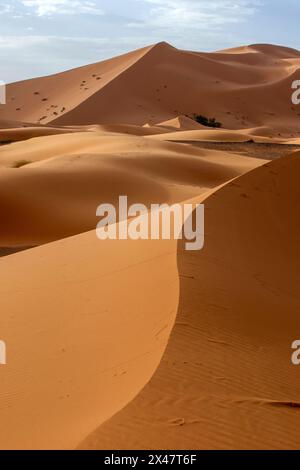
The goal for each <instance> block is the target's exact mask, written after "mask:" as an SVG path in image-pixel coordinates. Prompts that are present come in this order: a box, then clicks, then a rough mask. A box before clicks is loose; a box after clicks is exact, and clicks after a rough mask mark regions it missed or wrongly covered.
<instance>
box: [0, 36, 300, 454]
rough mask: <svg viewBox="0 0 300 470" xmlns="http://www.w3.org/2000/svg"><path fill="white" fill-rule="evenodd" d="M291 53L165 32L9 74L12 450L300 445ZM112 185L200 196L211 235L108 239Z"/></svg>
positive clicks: (0, 393)
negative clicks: (193, 41)
mask: <svg viewBox="0 0 300 470" xmlns="http://www.w3.org/2000/svg"><path fill="white" fill-rule="evenodd" d="M299 66H300V52H299V51H296V50H293V49H288V48H284V47H279V46H271V45H251V46H243V47H240V48H236V49H231V50H226V51H219V52H215V53H201V52H199V53H197V52H192V51H182V50H178V49H176V48H174V47H172V46H170V45H169V44H167V43H159V44H156V45H153V46H149V47H146V48H143V49H141V50H137V51H134V52H131V53H128V54H126V55H123V56H119V57H116V58H113V59H110V60H106V61H103V62H100V63H96V64H93V65H89V66H85V67H81V68H79V69H75V70H70V71H67V72H63V73H61V74H56V75H54V76H49V77H43V78H37V79H33V80H27V81H23V82H18V83H14V84H11V85H9V86H8V104H7V105H6V106H1V107H0V215H1V228H0V256H1V257H0V280H1V282H0V311H1V314H0V340H2V339H3V340H5V341H6V343H7V351H8V357H7V361H8V362H7V365H6V366H0V375H1V380H0V382H1V387H0V448H1V449H74V448H83V449H140V448H141V449H160V448H164V449H205V448H212V449H229V448H233V449H243V448H254V449H266V448H272V449H273V448H274V449H283V448H289V449H296V448H297V447H299V442H300V425H299V422H300V421H299V409H300V402H299V392H300V378H299V377H300V376H299V370H298V369H297V368H296V367H294V366H292V365H291V352H292V351H291V344H292V342H293V341H294V340H295V339H296V338H297V335H298V333H297V331H298V330H299V307H300V298H299V293H298V291H299V281H300V279H299V254H300V253H299V246H300V243H299V242H300V224H299V221H298V213H297V207H298V205H299V199H300V189H299V175H300V152H299V151H298V152H295V153H289V152H290V151H292V150H294V149H295V148H296V146H297V145H298V146H299V143H300V126H299V115H300V111H299V110H298V108H297V107H296V106H292V105H291V84H292V81H293V80H294V79H297V78H299V72H298V70H299ZM194 113H197V114H202V115H205V116H207V117H215V118H216V119H217V120H218V121H221V122H222V124H223V128H222V129H210V128H206V127H204V126H201V125H200V124H198V123H197V122H195V120H193V119H192V116H193V115H194ZM10 142H13V143H10ZM288 154H289V155H288ZM283 155H285V156H284V157H282V156H283ZM279 157H282V158H279ZM270 159H274V161H272V162H271V163H268V160H270ZM120 195H127V196H128V199H129V204H131V203H144V204H146V205H147V206H149V205H150V204H151V203H160V204H162V203H169V204H171V203H175V202H178V203H183V202H184V201H187V200H188V201H193V202H202V201H204V204H205V212H206V228H205V248H204V249H203V250H202V251H199V252H186V251H184V248H183V243H182V242H179V243H177V242H176V241H173V240H169V241H162V240H157V241H146V240H144V241H131V240H126V241H102V242H100V241H99V240H98V239H97V238H96V233H95V228H96V224H97V222H98V218H97V217H96V208H97V207H98V205H99V204H101V203H113V204H114V205H117V203H118V198H119V196H120ZM37 245H43V246H38V247H37ZM23 249H24V250H25V249H26V251H23V252H22V251H20V250H23ZM17 251H18V252H17ZM11 253H14V254H11Z"/></svg>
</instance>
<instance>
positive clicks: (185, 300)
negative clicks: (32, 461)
mask: <svg viewBox="0 0 300 470" xmlns="http://www.w3.org/2000/svg"><path fill="white" fill-rule="evenodd" d="M299 156H300V155H299V152H297V153H295V154H293V155H291V156H289V157H285V158H282V159H280V160H277V161H274V162H271V163H269V164H267V165H265V166H262V167H260V168H258V169H255V170H253V171H251V172H250V173H248V174H246V175H243V176H241V177H240V178H238V179H236V180H234V181H233V182H230V183H228V184H227V185H225V186H224V187H223V188H222V189H220V190H218V191H217V192H215V193H214V194H212V195H211V196H210V197H209V198H208V199H207V200H206V202H205V204H206V245H205V248H204V250H202V251H201V252H185V251H183V249H182V246H179V247H178V254H177V256H178V269H179V276H180V302H179V309H178V313H177V317H176V323H175V326H174V328H173V330H172V333H171V336H170V339H169V342H168V346H167V349H166V351H165V354H164V356H163V359H162V361H161V362H160V365H159V367H158V368H157V370H156V372H155V374H154V376H153V377H152V379H151V380H150V382H149V383H148V384H147V385H146V387H145V388H144V389H143V390H142V392H141V393H140V394H139V395H138V396H137V397H136V398H135V399H134V400H133V401H132V402H131V403H130V404H129V405H127V406H126V407H125V408H124V409H123V410H121V411H120V412H119V413H117V414H116V415H115V416H114V417H113V418H111V419H110V420H108V421H107V422H106V423H104V424H103V425H102V426H100V427H99V428H98V429H97V430H96V431H95V432H93V433H92V434H91V435H90V436H89V437H88V438H86V439H85V440H84V441H83V442H82V444H81V445H80V448H81V449H162V448H163V449H174V448H175V449H207V448H209V449H210V448H211V449H229V448H235V449H248V448H251V449H266V448H268V449H280V448H287V449H297V447H298V445H299V438H300V426H299V413H298V409H297V408H298V406H299V405H300V403H299V393H300V378H299V374H298V370H297V369H296V368H295V367H293V366H292V365H291V349H290V347H291V343H292V341H293V340H294V339H295V337H296V336H297V331H298V329H299V328H298V327H299V308H300V298H299V289H298V287H299V280H300V279H299V255H300V253H299V251H300V248H299V247H300V245H299V240H300V224H299V221H298V219H297V215H296V212H295V210H294V208H295V207H296V205H295V202H296V201H297V202H299V199H300V189H299V185H298V178H299V173H300V160H299Z"/></svg>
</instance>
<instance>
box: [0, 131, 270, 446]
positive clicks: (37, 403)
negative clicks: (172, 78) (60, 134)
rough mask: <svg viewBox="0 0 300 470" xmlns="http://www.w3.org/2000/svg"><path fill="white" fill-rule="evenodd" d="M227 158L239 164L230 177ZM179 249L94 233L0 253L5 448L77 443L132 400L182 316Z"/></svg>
mask: <svg viewBox="0 0 300 470" xmlns="http://www.w3.org/2000/svg"><path fill="white" fill-rule="evenodd" d="M39 142H40V141H39V139H37V140H36V142H33V143H34V145H36V143H37V144H38V147H39ZM130 144H132V142H131V141H130ZM28 145H29V149H30V151H31V152H32V147H31V144H30V143H28ZM125 145H126V142H125ZM147 145H149V144H147ZM151 145H152V144H151ZM159 145H161V144H159ZM164 145H165V144H164ZM159 148H160V147H159ZM167 148H170V149H172V150H173V149H177V148H178V147H177V145H175V146H174V144H171V146H170V145H169V144H168V146H167ZM131 149H132V146H131ZM37 151H38V149H37ZM189 152H190V153H191V154H192V155H193V154H194V152H195V151H194V150H192V149H191V150H189ZM179 154H181V151H179ZM214 156H216V163H217V162H218V164H219V166H220V170H221V169H222V165H223V164H224V168H223V170H222V171H224V175H223V177H222V179H221V180H220V181H224V182H226V181H227V180H228V179H232V177H235V176H236V175H238V174H239V173H240V172H246V171H249V169H250V168H253V167H254V166H257V165H262V164H263V163H264V161H262V160H257V161H256V160H255V159H241V158H239V157H237V158H235V157H231V156H230V155H228V156H227V155H226V154H224V153H218V152H211V153H207V152H206V154H205V155H204V154H203V157H202V158H203V162H204V164H205V161H206V160H207V161H209V160H210V159H214ZM153 158H154V156H153V155H152V159H151V161H152V163H153ZM227 159H228V161H226V160H227ZM54 160H55V159H54ZM52 161H53V160H52ZM44 162H45V164H47V165H48V164H49V163H48V162H47V161H44ZM44 162H40V163H43V164H44ZM51 164H52V163H51V162H50V165H51ZM37 165H39V163H37ZM62 165H64V163H63V162H62ZM228 165H229V167H232V170H234V171H233V172H229V173H228V175H227V176H226V167H227V166H228ZM203 169H205V165H204V167H203V166H201V171H202V172H203ZM10 171H14V170H10ZM16 171H17V173H18V174H19V175H20V177H21V179H22V176H21V175H22V173H21V172H20V173H19V172H18V170H16ZM21 171H22V169H21ZM28 171H29V173H30V168H28V169H24V172H25V173H24V174H26V172H28ZM204 174H205V173H204ZM217 181H218V179H217V180H216V181H215V182H214V184H215V185H216V183H217ZM214 189H215V188H214V187H212V188H211V189H210V190H209V192H210V191H214ZM207 191H208V190H207V188H206V189H205V185H204V186H203V188H202V192H203V194H204V193H205V192H206V193H207ZM197 192H198V194H199V193H200V192H201V191H200V188H198V189H197ZM183 194H185V193H184V192H182V193H181V196H183ZM203 197H204V196H203ZM62 202H63V200H62ZM176 250H177V243H176V241H130V240H129V241H124V242H112V241H107V242H104V243H101V242H99V241H98V240H97V239H96V237H95V233H94V231H93V232H88V233H84V234H81V235H77V236H74V237H72V238H67V239H64V240H60V241H57V242H54V243H50V244H48V245H44V246H42V247H39V248H35V249H31V250H28V251H26V252H23V253H18V254H15V255H11V256H8V257H6V258H2V259H1V260H0V278H1V286H0V308H1V312H2V315H1V321H0V329H1V335H2V337H3V338H5V340H6V342H7V347H8V351H9V357H8V365H7V366H6V367H5V369H3V370H2V371H1V377H3V383H2V387H1V390H0V420H1V423H3V426H2V427H1V429H0V443H1V444H0V446H1V448H3V449H20V448H21V449H32V448H34V449H51V448H59V449H65V448H75V447H76V446H77V445H78V443H79V442H81V441H82V440H83V439H84V438H85V436H87V435H88V434H89V433H90V432H91V431H92V430H93V429H95V428H96V427H97V426H98V425H99V423H101V422H104V421H106V420H107V419H109V417H110V416H112V415H114V414H115V413H116V412H117V411H118V410H119V409H122V408H124V406H126V404H127V403H129V402H130V401H132V400H133V398H134V397H135V396H136V395H137V394H138V393H139V391H140V390H141V389H142V388H143V386H144V385H145V384H146V383H147V382H148V381H149V380H150V378H151V376H152V375H153V373H154V372H155V370H156V369H157V367H158V364H159V362H160V360H161V357H162V355H163V352H164V349H165V347H166V345H167V341H168V337H169V333H170V331H171V329H172V327H173V324H174V321H175V317H176V312H177V308H178V299H179V279H178V272H177V263H176ZM97 260H99V261H97ZM27 272H30V276H25V275H24V273H27ZM124 299H126V301H125V300H124ZM37 351H38V354H37ZM91 358H92V359H91ZM20 417H22V419H20Z"/></svg>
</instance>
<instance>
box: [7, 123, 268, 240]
mask: <svg viewBox="0 0 300 470" xmlns="http://www.w3.org/2000/svg"><path fill="white" fill-rule="evenodd" d="M0 161H1V164H2V166H3V167H4V168H2V170H1V173H0V181H1V184H0V211H1V214H2V222H3V227H2V229H1V232H0V246H3V247H12V246H33V245H34V246H35V245H39V244H41V243H47V242H50V241H53V240H57V239H60V238H64V237H67V236H71V235H74V234H77V233H81V232H85V231H88V230H92V229H93V228H95V227H96V225H97V218H96V208H97V207H98V205H99V204H100V203H101V202H103V201H105V202H106V203H113V204H116V203H117V201H118V198H119V195H122V194H126V195H127V196H128V198H129V202H130V203H134V202H136V201H138V202H140V203H144V204H147V205H150V204H152V203H161V204H162V203H173V202H179V201H182V200H184V199H188V198H190V197H193V196H195V195H197V194H201V193H203V192H205V191H206V190H207V189H209V188H212V187H215V186H217V185H219V184H222V183H223V182H225V181H228V180H230V179H232V178H234V177H236V176H238V175H240V174H242V173H245V172H247V171H249V170H250V169H252V168H254V167H256V166H258V165H262V164H263V163H264V160H258V159H254V158H248V159H247V158H242V157H239V156H234V155H231V154H226V153H224V152H218V151H206V150H205V151H204V150H201V149H196V148H191V147H189V146H186V145H182V144H176V143H175V144H174V143H167V142H152V141H151V140H149V139H146V138H144V137H136V136H125V135H119V136H116V135H114V134H110V135H103V134H102V133H97V132H90V133H76V134H66V135H56V136H51V137H41V138H36V139H31V140H28V141H26V142H18V143H15V144H11V145H9V146H3V147H2V148H0ZM19 165H20V166H21V165H22V166H21V167H20V168H18V166H19ZM14 167H16V168H14Z"/></svg>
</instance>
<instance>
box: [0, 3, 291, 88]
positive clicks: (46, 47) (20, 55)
mask: <svg viewBox="0 0 300 470" xmlns="http://www.w3.org/2000/svg"><path fill="white" fill-rule="evenodd" d="M299 22H300V2H299V0H285V1H282V0H0V61H1V67H0V80H4V81H6V82H10V81H16V80H22V79H24V78H29V77H33V76H39V75H45V74H50V73H54V72H57V71H61V70H66V69H68V68H73V67H76V66H80V65H84V64H87V63H91V62H97V61H99V60H102V59H105V58H108V57H112V56H114V55H118V54H121V53H124V52H127V51H129V50H132V49H137V48H139V47H143V46H145V45H148V44H152V43H155V42H159V41H167V42H169V43H171V44H173V45H174V46H176V47H180V48H183V49H190V50H198V51H212V50H217V49H222V48H227V47H233V46H237V45H242V44H253V43H273V44H281V45H286V46H291V47H295V48H299V49H300V39H299V34H298V31H299Z"/></svg>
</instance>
